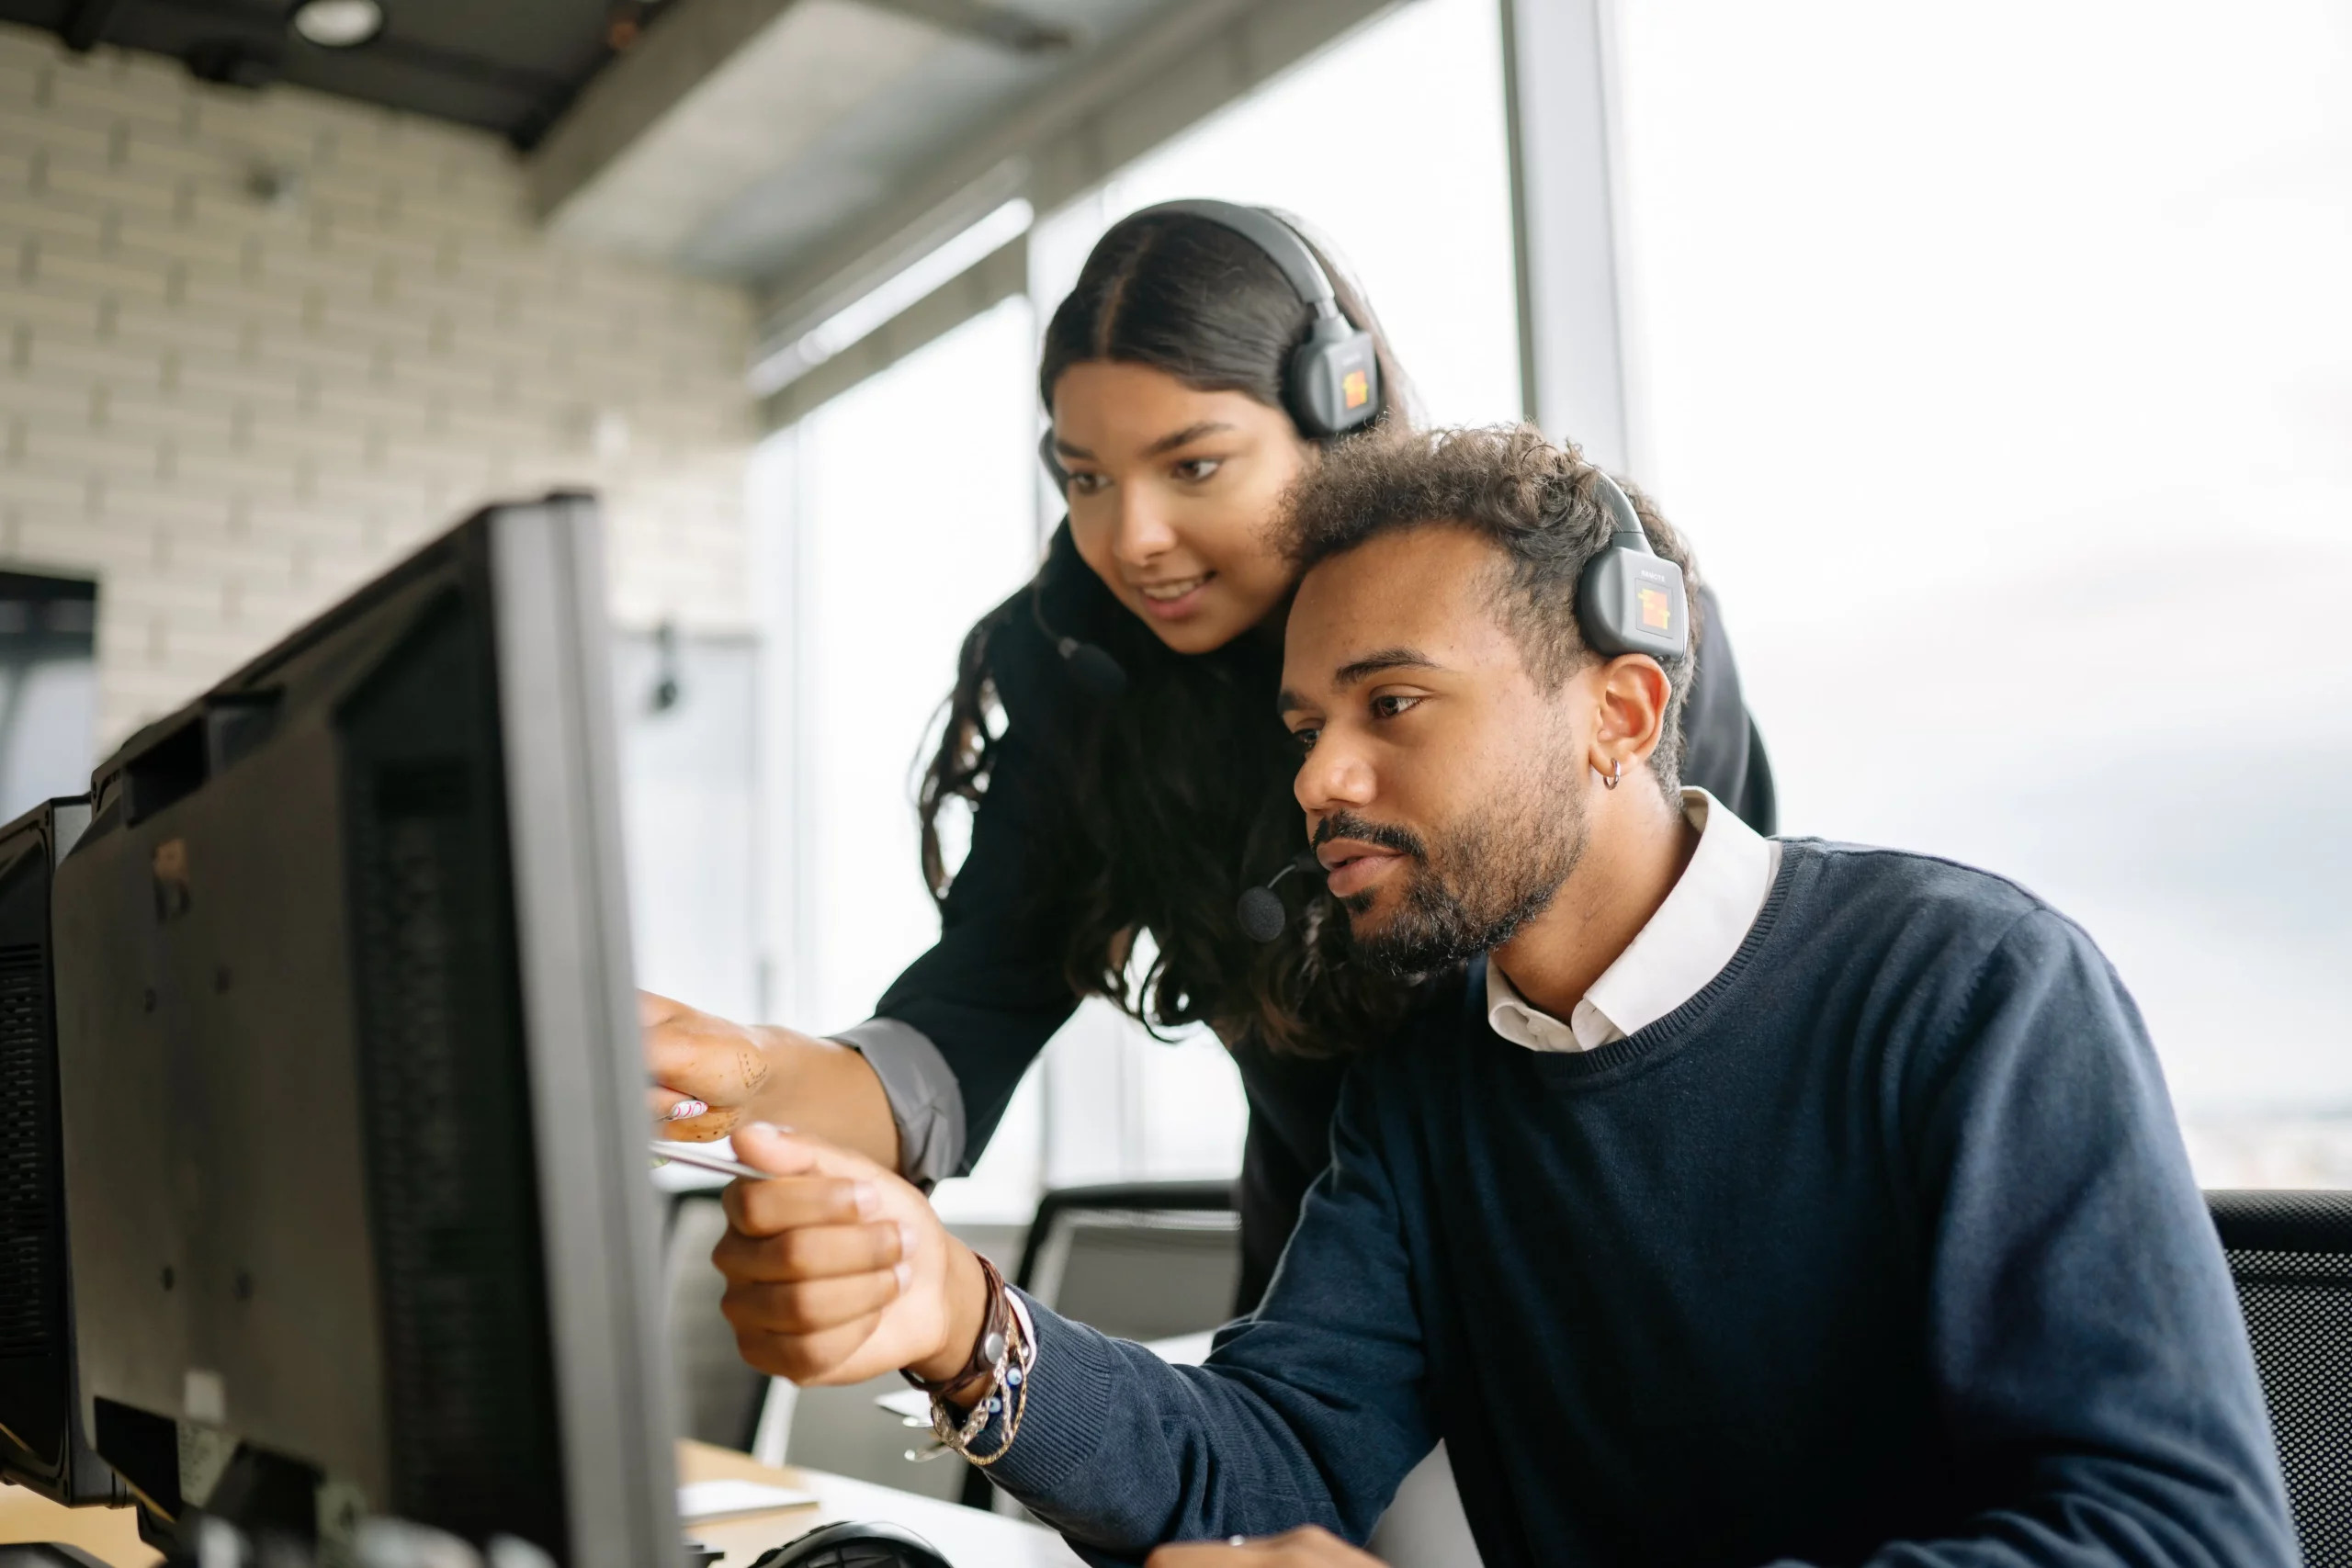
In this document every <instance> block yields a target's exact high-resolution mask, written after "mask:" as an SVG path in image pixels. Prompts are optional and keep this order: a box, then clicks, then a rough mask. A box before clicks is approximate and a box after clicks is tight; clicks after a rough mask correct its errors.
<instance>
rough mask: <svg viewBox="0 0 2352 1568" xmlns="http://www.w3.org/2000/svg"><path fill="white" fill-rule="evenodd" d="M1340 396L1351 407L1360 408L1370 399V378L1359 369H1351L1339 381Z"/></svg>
mask: <svg viewBox="0 0 2352 1568" xmlns="http://www.w3.org/2000/svg"><path fill="white" fill-rule="evenodd" d="M1340 397H1341V398H1342V399H1344V400H1346V402H1347V405H1348V407H1350V408H1351V409H1360V408H1362V407H1363V405H1364V404H1366V403H1368V402H1370V401H1372V379H1371V378H1369V377H1367V376H1366V375H1365V374H1364V373H1363V371H1361V370H1351V371H1349V372H1348V373H1347V375H1346V376H1344V377H1342V378H1340Z"/></svg>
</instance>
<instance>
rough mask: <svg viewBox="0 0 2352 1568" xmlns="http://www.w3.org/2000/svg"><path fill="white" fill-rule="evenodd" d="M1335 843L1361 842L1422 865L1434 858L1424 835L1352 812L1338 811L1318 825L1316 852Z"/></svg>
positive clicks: (1316, 830)
mask: <svg viewBox="0 0 2352 1568" xmlns="http://www.w3.org/2000/svg"><path fill="white" fill-rule="evenodd" d="M1334 839H1361V840H1363V841H1364V842H1365V843H1367V844H1376V845H1378V846H1379V847H1380V848H1382V849H1384V850H1395V851H1396V852H1397V853H1398V854H1400V855H1410V856H1412V857H1413V858H1414V859H1415V860H1418V861H1427V860H1428V859H1429V858H1430V852H1429V846H1428V845H1427V844H1424V843H1423V842H1421V840H1420V835H1419V834H1417V833H1414V832H1412V831H1410V830H1408V829H1404V828H1395V827H1391V826H1389V825H1388V824H1387V823H1385V822H1374V820H1373V819H1372V818H1369V817H1359V816H1357V815H1356V814H1355V813H1354V812H1352V811H1335V812H1333V813H1332V814H1331V815H1330V816H1329V817H1326V818H1323V820H1322V821H1321V822H1319V823H1317V825H1316V829H1315V844H1314V847H1315V848H1316V849H1318V850H1319V849H1321V848H1322V847H1323V846H1324V845H1326V844H1328V843H1329V842H1330V841H1331V840H1334Z"/></svg>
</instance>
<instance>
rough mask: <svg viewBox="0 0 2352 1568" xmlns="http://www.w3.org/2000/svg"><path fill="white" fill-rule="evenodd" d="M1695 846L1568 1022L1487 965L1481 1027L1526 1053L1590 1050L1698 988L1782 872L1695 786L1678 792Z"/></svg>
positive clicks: (1763, 846)
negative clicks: (1534, 1003)
mask: <svg viewBox="0 0 2352 1568" xmlns="http://www.w3.org/2000/svg"><path fill="white" fill-rule="evenodd" d="M1682 815H1683V818H1684V819H1685V820H1687V821H1688V822H1689V823H1690V824H1691V826H1692V827H1693V828H1696V829H1699V847H1698V848H1697V849H1695V850H1693V851H1691V863H1690V864H1689V865H1687V866H1684V867H1683V868H1682V875H1681V877H1680V879H1679V880H1678V881H1677V882H1676V883H1675V885H1674V887H1673V889H1672V891H1670V892H1668V894H1667V896H1666V902H1665V903H1663V904H1660V905H1659V906H1658V907H1657V913H1656V914H1655V915H1652V916H1651V917H1650V919H1649V923H1648V924H1647V925H1645V926H1644V927H1643V928H1642V929H1641V930H1640V931H1637V932H1635V933H1634V940H1633V941H1632V942H1629V943H1627V944H1626V947H1625V951H1624V952H1623V953H1619V954H1618V955H1617V962H1616V963H1614V964H1611V965H1610V966H1609V967H1608V968H1606V969H1604V970H1602V971H1601V974H1600V978H1599V979H1598V980H1595V981H1594V982H1593V983H1592V988H1591V989H1590V990H1589V991H1587V992H1586V993H1585V994H1584V999H1583V1000H1581V1001H1579V1002H1577V1006H1576V1010H1575V1011H1574V1012H1573V1013H1571V1014H1569V1016H1568V1021H1567V1022H1566V1023H1562V1022H1561V1021H1559V1020H1558V1019H1556V1018H1554V1017H1553V1016H1552V1015H1551V1014H1549V1013H1547V1012H1542V1011H1539V1010H1536V1009H1534V1008H1532V1007H1530V1006H1529V1005H1528V1004H1527V999H1526V998H1523V997H1521V995H1520V994H1519V992H1518V991H1517V990H1516V989H1514V988H1513V987H1512V986H1511V983H1510V978H1509V977H1508V976H1505V975H1504V974H1503V971H1502V965H1501V964H1497V963H1495V962H1494V961H1493V960H1492V959H1489V960H1488V961H1487V1022H1488V1023H1489V1024H1491V1025H1492V1026H1493V1027H1494V1031H1495V1032H1496V1033H1498V1034H1499V1035H1501V1036H1502V1037H1503V1038H1504V1039H1506V1040H1508V1041H1510V1043H1512V1044H1514V1045H1524V1046H1526V1047H1527V1048H1528V1049H1529V1050H1531V1051H1593V1050H1598V1049H1599V1048H1600V1047H1601V1046H1603V1045H1609V1044H1613V1043H1615V1042H1617V1041H1620V1040H1623V1039H1624V1038H1625V1037H1626V1036H1627V1035H1629V1034H1632V1033H1634V1032H1635V1031H1637V1030H1641V1029H1645V1028H1647V1027H1648V1026H1649V1025H1651V1024H1653V1023H1656V1022H1657V1021H1658V1020H1659V1019H1661V1018H1664V1017H1665V1016H1666V1015H1667V1014H1668V1013H1670V1012H1672V1011H1673V1010H1675V1009H1676V1008H1679V1007H1680V1006H1681V1005H1682V1004H1683V1003H1684V1002H1687V1001H1689V1000H1690V999H1691V998H1692V997H1695V996H1697V995H1698V994H1699V993H1700V992H1701V991H1702V990H1704V989H1705V988H1706V986H1707V982H1708V981H1710V980H1713V978H1714V977H1715V976H1717V975H1720V974H1722V973H1723V968H1724V964H1729V963H1730V962H1731V960H1732V954H1734V953H1737V952H1738V951H1739V944H1740V943H1741V942H1745V941H1747V931H1748V928H1749V927H1751V926H1753V925H1754V924H1755V923H1756V917H1757V916H1758V915H1759V914H1761V913H1763V910H1764V900H1765V899H1766V898H1767V897H1770V894H1771V891H1772V881H1773V878H1775V877H1777V876H1778V875H1780V874H1781V846H1780V844H1779V843H1778V842H1777V841H1776V840H1771V839H1767V838H1765V837H1763V836H1762V835H1760V834H1758V832H1757V831H1756V829H1753V828H1750V827H1749V826H1748V825H1747V823H1745V822H1743V821H1741V820H1740V819H1739V818H1738V816H1737V814H1736V813H1734V812H1731V811H1727V810H1725V809H1724V807H1723V805H1722V803H1721V802H1719V801H1717V800H1716V799H1715V797H1714V796H1713V795H1709V794H1708V793H1707V792H1706V791H1705V790H1703V789H1696V788H1691V789H1685V790H1684V791H1683V792H1682Z"/></svg>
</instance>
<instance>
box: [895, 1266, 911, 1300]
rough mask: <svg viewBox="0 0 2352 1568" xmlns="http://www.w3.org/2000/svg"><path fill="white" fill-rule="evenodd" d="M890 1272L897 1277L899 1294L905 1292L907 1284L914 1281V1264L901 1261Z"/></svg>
mask: <svg viewBox="0 0 2352 1568" xmlns="http://www.w3.org/2000/svg"><path fill="white" fill-rule="evenodd" d="M890 1272H891V1273H892V1274H894V1275H896V1276H897V1277H898V1280H899V1293H901V1294H904V1293H905V1292H906V1289H907V1287H908V1286H909V1285H911V1284H913V1283H914V1282H915V1266H914V1265H913V1264H911V1263H901V1264H899V1266H898V1267H897V1268H896V1269H891V1270H890Z"/></svg>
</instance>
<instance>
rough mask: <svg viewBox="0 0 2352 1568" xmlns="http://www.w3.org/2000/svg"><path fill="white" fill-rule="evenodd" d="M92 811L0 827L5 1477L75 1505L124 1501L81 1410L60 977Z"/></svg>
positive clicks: (46, 807)
mask: <svg viewBox="0 0 2352 1568" xmlns="http://www.w3.org/2000/svg"><path fill="white" fill-rule="evenodd" d="M89 817H90V810H89V803H88V802H87V801H86V800H53V801H50V802H47V803H45V804H43V805H41V806H39V807H35V808H34V809H32V810H31V811H29V812H28V813H26V814H25V815H24V816H23V817H20V818H17V820H16V821H14V822H12V823H10V824H9V825H8V826H7V827H6V828H0V1477H5V1478H6V1479H7V1480H9V1481H13V1482H15V1483H17V1484H18V1485H21V1486H26V1487H28V1488H30V1489H32V1490H34V1491H36V1492H38V1493H40V1495H43V1496H45V1497H48V1498H50V1499H51V1500H52V1501H54V1502H60V1503H66V1504H81V1503H102V1502H114V1501H119V1492H118V1489H117V1487H116V1485H115V1483H114V1477H113V1475H112V1474H111V1472H109V1471H108V1470H107V1467H106V1466H105V1465H104V1464H103V1463H101V1462H100V1461H99V1460H98V1458H97V1456H96V1454H95V1453H93V1452H91V1451H90V1450H89V1448H88V1446H87V1444H86V1443H85V1441H84V1438H83V1434H82V1432H81V1429H80V1427H79V1423H78V1422H77V1421H76V1419H75V1417H74V1404H75V1400H74V1336H73V1321H72V1315H71V1310H70V1309H71V1303H72V1282H71V1280H70V1279H69V1278H68V1274H67V1268H66V1242H65V1193H64V1185H63V1181H62V1173H61V1171H60V1169H59V1146H58V1145H59V1137H58V1124H57V1118H58V1108H57V1032H56V1028H55V1021H54V1020H55V1010H54V1006H53V1000H52V994H51V976H50V928H49V900H50V879H51V871H52V869H53V867H54V865H55V863H56V859H57V857H58V856H59V855H61V854H62V853H63V852H65V851H66V850H67V849H69V848H71V847H72V845H73V843H74V840H75V839H76V838H78V837H79V836H80V835H81V832H82V829H84V828H85V826H86V825H87V824H88V822H89Z"/></svg>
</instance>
